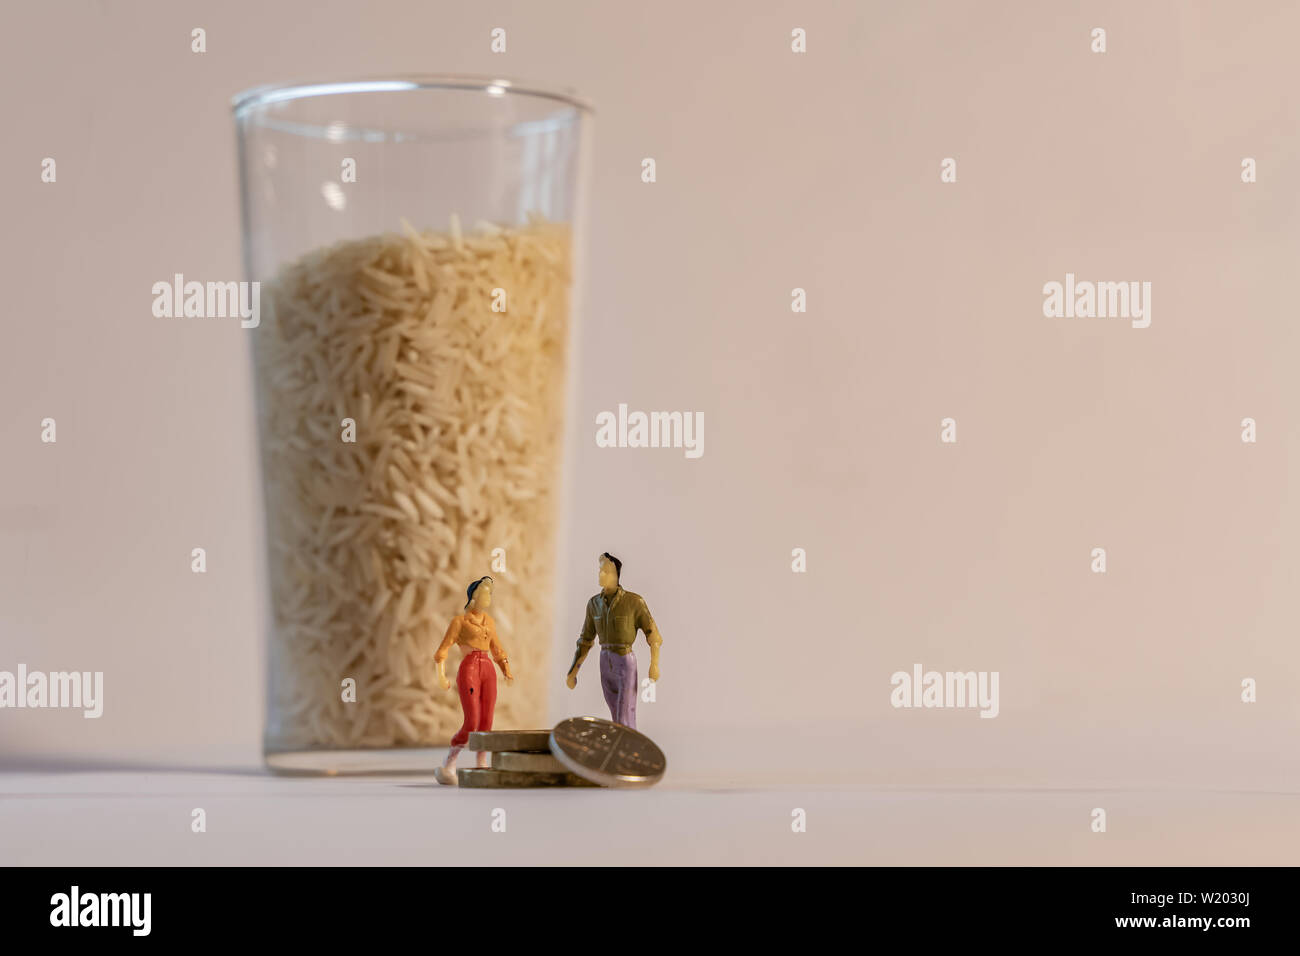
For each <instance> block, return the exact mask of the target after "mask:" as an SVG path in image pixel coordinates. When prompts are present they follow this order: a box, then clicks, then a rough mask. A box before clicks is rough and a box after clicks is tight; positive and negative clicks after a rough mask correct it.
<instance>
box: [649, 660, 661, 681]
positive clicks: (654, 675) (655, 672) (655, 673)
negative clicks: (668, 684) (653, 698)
mask: <svg viewBox="0 0 1300 956" xmlns="http://www.w3.org/2000/svg"><path fill="white" fill-rule="evenodd" d="M649 677H650V679H651V680H652V681H656V680H658V679H659V665H658V664H651V665H650V674H649Z"/></svg>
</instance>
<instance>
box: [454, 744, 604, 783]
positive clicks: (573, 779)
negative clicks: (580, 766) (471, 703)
mask: <svg viewBox="0 0 1300 956" xmlns="http://www.w3.org/2000/svg"><path fill="white" fill-rule="evenodd" d="M550 737H551V732H550V731H549V730H481V731H475V732H472V733H471V734H470V735H469V744H468V749H470V750H474V751H487V752H488V753H491V754H492V766H491V767H490V768H477V767H475V768H468V769H465V770H458V771H457V772H456V777H457V781H458V783H459V785H460V786H462V787H478V788H491V789H496V788H505V787H595V786H598V784H596V783H593V782H591V781H589V780H587V779H585V778H583V777H580V776H578V775H577V774H573V773H570V772H569V771H568V770H567V769H566V768H565V766H564V765H563V764H562V763H560V762H559V761H558V760H556V759H555V758H554V757H553V756H551V751H550Z"/></svg>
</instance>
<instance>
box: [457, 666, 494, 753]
mask: <svg viewBox="0 0 1300 956" xmlns="http://www.w3.org/2000/svg"><path fill="white" fill-rule="evenodd" d="M456 686H457V687H458V688H459V689H460V709H461V710H462V711H464V712H465V722H464V723H463V724H461V725H460V730H458V731H456V736H455V737H452V738H451V745H452V746H453V747H463V746H465V744H466V743H467V742H468V741H469V733H470V731H471V730H491V729H492V711H493V710H494V709H495V708H496V705H497V672H496V666H495V665H494V664H493V663H492V658H491V657H490V656H489V655H488V654H487V652H486V651H470V652H469V653H468V654H466V655H465V659H464V660H463V661H461V662H460V670H458V671H457V672H456Z"/></svg>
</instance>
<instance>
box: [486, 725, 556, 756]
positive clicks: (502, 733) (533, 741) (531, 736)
mask: <svg viewBox="0 0 1300 956" xmlns="http://www.w3.org/2000/svg"><path fill="white" fill-rule="evenodd" d="M467 746H468V748H469V749H470V750H521V751H530V752H533V753H543V754H544V753H549V752H550V749H551V732H550V731H549V730H475V731H473V732H471V733H470V735H469V743H468V745H467Z"/></svg>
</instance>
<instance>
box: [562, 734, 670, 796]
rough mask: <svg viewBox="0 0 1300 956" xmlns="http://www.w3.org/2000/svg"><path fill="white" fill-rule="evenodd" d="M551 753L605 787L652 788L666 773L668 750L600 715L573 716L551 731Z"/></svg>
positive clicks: (573, 770)
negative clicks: (665, 751) (666, 752)
mask: <svg viewBox="0 0 1300 956" xmlns="http://www.w3.org/2000/svg"><path fill="white" fill-rule="evenodd" d="M551 753H552V754H554V755H555V759H556V760H558V761H560V763H562V764H564V766H566V767H568V768H569V770H570V771H571V772H573V773H575V774H577V775H578V776H580V777H585V778H587V779H588V780H590V781H592V782H593V783H598V784H600V785H601V786H602V787H649V786H651V785H652V784H655V783H658V782H659V780H660V779H661V778H662V777H663V775H664V770H665V769H666V768H667V766H668V761H667V759H666V758H665V757H664V752H663V751H662V750H660V749H659V747H658V746H657V745H656V744H655V742H654V741H653V740H651V739H650V738H649V737H647V736H646V735H645V734H642V733H638V732H637V731H635V730H633V729H632V728H631V727H624V726H623V725H622V724H616V723H614V722H613V721H612V720H602V719H601V718H599V717H570V718H569V719H568V720H562V721H560V722H559V723H558V724H556V725H555V729H553V730H552V731H551Z"/></svg>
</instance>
